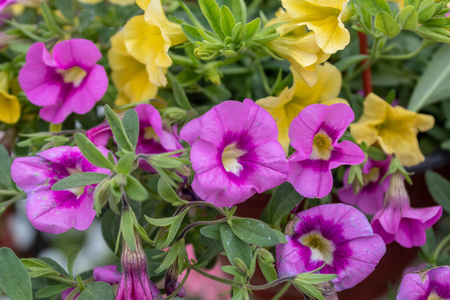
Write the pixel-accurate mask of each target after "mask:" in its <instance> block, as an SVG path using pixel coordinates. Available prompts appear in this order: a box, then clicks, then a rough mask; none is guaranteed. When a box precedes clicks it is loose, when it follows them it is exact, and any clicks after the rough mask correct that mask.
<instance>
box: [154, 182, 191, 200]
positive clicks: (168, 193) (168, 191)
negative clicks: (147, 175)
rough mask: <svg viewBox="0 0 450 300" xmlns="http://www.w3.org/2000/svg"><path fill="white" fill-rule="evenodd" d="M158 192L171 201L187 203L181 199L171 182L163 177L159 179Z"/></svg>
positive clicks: (164, 198)
mask: <svg viewBox="0 0 450 300" xmlns="http://www.w3.org/2000/svg"><path fill="white" fill-rule="evenodd" d="M158 194H159V195H160V196H161V198H162V199H163V200H165V201H167V202H169V203H180V202H181V203H187V201H184V200H181V199H180V197H178V195H177V193H175V191H174V190H173V189H172V187H171V186H170V184H169V183H168V182H167V180H165V179H164V178H163V177H160V178H159V180H158Z"/></svg>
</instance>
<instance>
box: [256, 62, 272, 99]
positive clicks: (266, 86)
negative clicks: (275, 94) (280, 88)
mask: <svg viewBox="0 0 450 300" xmlns="http://www.w3.org/2000/svg"><path fill="white" fill-rule="evenodd" d="M255 63H256V68H257V69H258V72H259V74H260V75H261V79H262V84H263V87H264V90H265V91H266V93H267V94H268V95H269V96H271V95H272V89H271V88H270V86H269V82H268V81H267V76H266V73H265V72H264V68H263V67H262V64H261V61H260V60H259V59H255Z"/></svg>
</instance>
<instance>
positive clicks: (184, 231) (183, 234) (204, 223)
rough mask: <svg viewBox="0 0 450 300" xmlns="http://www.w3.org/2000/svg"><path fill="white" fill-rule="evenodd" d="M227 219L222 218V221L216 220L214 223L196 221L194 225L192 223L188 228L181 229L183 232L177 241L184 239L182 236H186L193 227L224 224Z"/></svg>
mask: <svg viewBox="0 0 450 300" xmlns="http://www.w3.org/2000/svg"><path fill="white" fill-rule="evenodd" d="M227 220H228V219H227V218H222V219H218V220H214V221H198V222H195V223H192V224H190V225H188V226H186V228H184V229H183V231H182V232H181V233H180V235H179V236H178V238H177V241H179V240H181V239H182V238H184V236H185V235H186V233H187V232H188V231H189V230H191V229H192V228H194V227H197V226H202V225H212V224H219V223H224V222H226V221H227Z"/></svg>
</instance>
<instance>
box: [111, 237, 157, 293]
mask: <svg viewBox="0 0 450 300" xmlns="http://www.w3.org/2000/svg"><path fill="white" fill-rule="evenodd" d="M135 240H136V249H135V251H134V252H132V251H131V249H130V248H129V247H128V245H127V243H125V241H123V251H122V258H121V262H122V272H123V274H122V278H121V280H120V284H119V290H118V291H117V296H116V300H141V299H146V300H154V299H161V293H160V291H159V290H158V288H157V287H156V286H155V285H154V284H153V283H152V282H151V281H150V280H149V278H148V273H147V258H146V256H145V253H144V249H142V245H141V241H140V239H139V237H138V236H137V235H135Z"/></svg>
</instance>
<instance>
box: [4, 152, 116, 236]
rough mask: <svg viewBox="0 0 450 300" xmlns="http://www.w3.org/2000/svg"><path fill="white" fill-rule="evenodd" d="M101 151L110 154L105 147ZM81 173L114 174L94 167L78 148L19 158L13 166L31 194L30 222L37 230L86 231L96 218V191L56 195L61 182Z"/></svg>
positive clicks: (19, 181)
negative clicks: (58, 182)
mask: <svg viewBox="0 0 450 300" xmlns="http://www.w3.org/2000/svg"><path fill="white" fill-rule="evenodd" d="M100 150H101V151H102V152H103V153H105V156H106V153H107V150H106V149H105V148H103V147H101V148H100ZM81 172H97V173H104V174H110V171H109V170H106V169H103V168H99V167H96V166H94V165H93V164H91V163H90V162H89V161H88V160H87V159H86V158H84V156H83V155H82V154H81V151H80V150H79V149H78V147H69V146H61V147H56V148H52V149H49V150H46V151H43V152H41V153H39V154H38V156H37V157H19V158H16V159H15V160H14V162H13V163H12V166H11V176H12V179H13V180H14V182H15V183H16V184H17V185H18V186H19V187H20V188H21V189H23V190H24V191H25V192H26V193H27V204H26V211H27V216H28V219H29V220H30V221H31V224H32V225H33V226H34V228H36V229H37V230H40V231H44V232H49V233H55V234H58V233H62V232H65V231H67V230H69V229H70V228H72V227H73V228H75V229H77V230H86V229H87V228H88V227H89V226H90V225H91V223H92V220H93V219H94V217H95V210H94V209H93V205H94V200H93V196H94V187H95V185H88V186H85V187H78V188H72V189H69V190H63V191H52V190H51V187H52V186H53V184H55V183H56V182H57V181H58V180H60V179H63V178H65V177H67V176H69V175H72V174H76V173H81Z"/></svg>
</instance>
